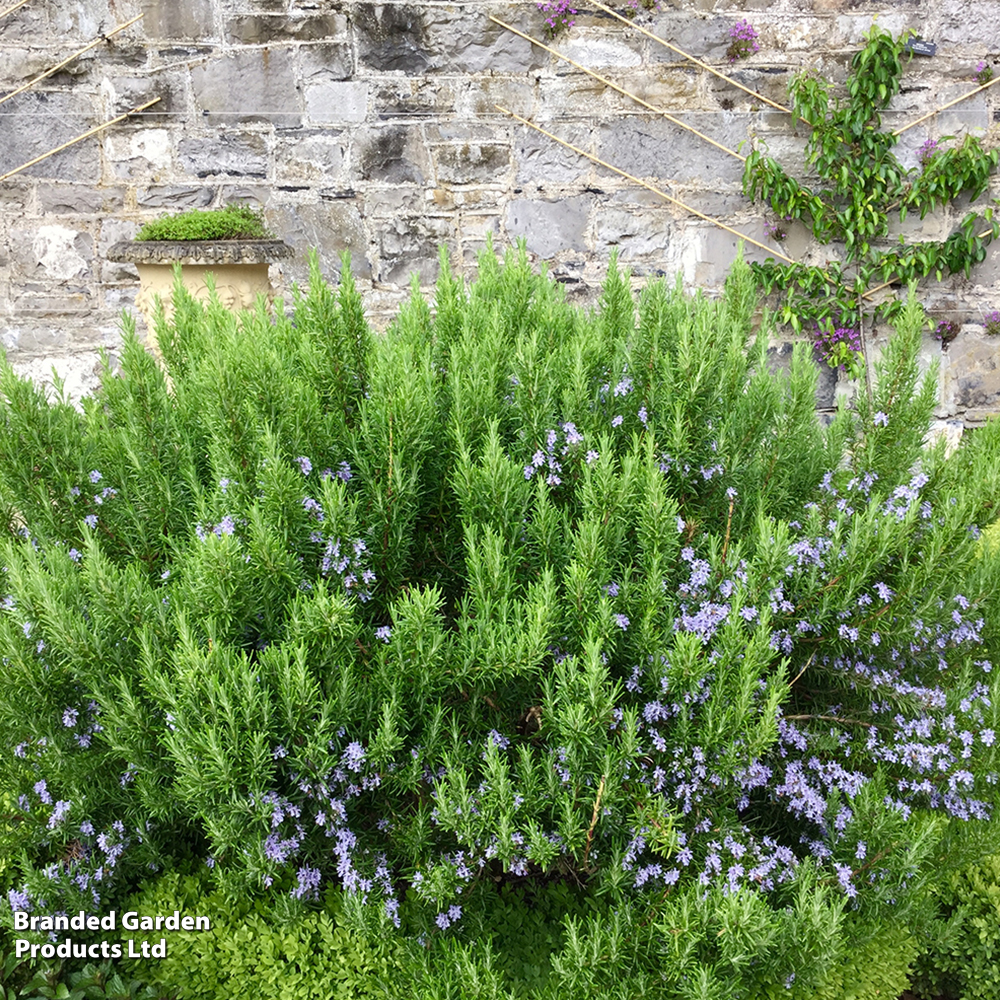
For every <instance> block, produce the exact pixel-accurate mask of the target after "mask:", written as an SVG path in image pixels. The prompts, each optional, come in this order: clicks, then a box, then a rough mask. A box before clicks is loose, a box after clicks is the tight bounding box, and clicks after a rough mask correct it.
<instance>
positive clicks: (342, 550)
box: [312, 531, 375, 602]
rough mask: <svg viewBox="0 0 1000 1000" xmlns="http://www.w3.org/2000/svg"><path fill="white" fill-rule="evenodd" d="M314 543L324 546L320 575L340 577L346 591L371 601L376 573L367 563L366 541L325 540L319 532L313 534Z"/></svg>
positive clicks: (332, 538)
mask: <svg viewBox="0 0 1000 1000" xmlns="http://www.w3.org/2000/svg"><path fill="white" fill-rule="evenodd" d="M312 541H314V542H316V543H317V544H319V545H322V546H323V554H322V556H321V557H320V573H321V574H322V575H323V576H324V577H328V576H330V575H331V574H335V575H336V576H338V577H339V578H340V582H341V583H342V584H343V587H344V591H345V592H346V593H348V594H353V595H354V596H355V597H357V599H358V600H359V601H362V602H364V601H369V600H371V596H372V591H371V588H372V585H373V584H374V583H375V572H374V571H373V570H372V568H371V567H370V566H368V565H367V563H366V561H365V553H366V552H367V551H368V546H367V545H366V544H365V542H364V540H363V539H361V538H356V539H354V541H353V542H344V541H342V540H341V539H340V538H334V537H331V538H325V539H324V536H323V535H322V534H321V533H320V532H318V531H317V532H314V533H313V535H312Z"/></svg>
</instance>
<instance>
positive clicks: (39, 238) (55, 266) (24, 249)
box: [10, 224, 94, 284]
mask: <svg viewBox="0 0 1000 1000" xmlns="http://www.w3.org/2000/svg"><path fill="white" fill-rule="evenodd" d="M10 250H11V258H12V268H13V269H14V270H16V271H17V272H19V273H20V274H21V275H23V276H24V277H25V278H26V279H28V280H30V281H42V280H48V281H51V282H53V283H56V284H65V283H66V282H70V281H80V280H82V279H84V278H86V277H88V276H89V273H90V265H91V261H92V260H93V258H94V238H93V236H92V235H91V234H90V233H89V232H87V231H86V230H83V229H74V228H71V227H69V226H62V225H55V224H49V225H40V226H24V227H23V228H20V227H19V228H16V229H12V230H11V232H10Z"/></svg>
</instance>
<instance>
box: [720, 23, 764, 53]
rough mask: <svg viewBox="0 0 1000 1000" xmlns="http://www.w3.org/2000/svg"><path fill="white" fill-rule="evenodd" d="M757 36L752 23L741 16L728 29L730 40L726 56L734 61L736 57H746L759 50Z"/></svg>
mask: <svg viewBox="0 0 1000 1000" xmlns="http://www.w3.org/2000/svg"><path fill="white" fill-rule="evenodd" d="M758 37H759V36H758V35H757V32H756V30H755V29H754V27H753V25H752V24H751V23H750V22H749V21H748V20H747V19H746V18H741V19H740V20H739V21H737V22H736V23H735V24H734V25H733V26H732V27H731V28H730V29H729V38H730V39H731V40H730V42H729V48H728V49H726V58H727V59H728V60H729V61H730V62H731V63H734V62H736V60H737V59H747V58H749V57H750V56H752V55H753V54H754V53H755V52H760V43H759V42H758V41H757V38H758Z"/></svg>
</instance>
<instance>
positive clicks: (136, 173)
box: [104, 128, 174, 180]
mask: <svg viewBox="0 0 1000 1000" xmlns="http://www.w3.org/2000/svg"><path fill="white" fill-rule="evenodd" d="M173 147H174V144H173V136H172V135H171V133H170V132H168V131H167V129H163V128H147V129H141V130H140V131H134V132H130V131H124V132H116V133H113V134H108V135H107V136H106V137H105V139H104V149H105V153H106V155H107V157H108V160H109V162H110V163H111V164H112V165H113V166H112V169H113V171H114V175H115V177H121V178H129V179H131V180H145V179H147V178H153V177H157V176H160V175H162V173H164V172H165V171H168V170H170V168H171V166H172V165H173Z"/></svg>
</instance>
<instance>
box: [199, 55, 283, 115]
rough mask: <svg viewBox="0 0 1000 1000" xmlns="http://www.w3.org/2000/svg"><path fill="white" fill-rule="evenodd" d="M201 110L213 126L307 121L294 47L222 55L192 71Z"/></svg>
mask: <svg viewBox="0 0 1000 1000" xmlns="http://www.w3.org/2000/svg"><path fill="white" fill-rule="evenodd" d="M191 86H192V88H193V92H194V99H195V106H196V108H197V109H198V110H199V111H200V112H202V113H203V114H205V115H206V118H207V121H208V122H209V123H210V124H232V123H234V122H237V121H269V122H272V123H274V124H276V125H283V126H286V127H287V126H293V125H297V124H299V123H300V122H301V117H302V107H301V98H300V96H299V91H298V89H297V87H296V77H295V67H294V63H293V59H292V50H291V49H290V48H264V49H241V50H238V51H236V52H231V53H228V54H226V55H221V56H216V57H215V58H213V59H210V60H209V61H208V62H207V63H205V64H203V65H200V66H195V67H193V68H192V70H191Z"/></svg>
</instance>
